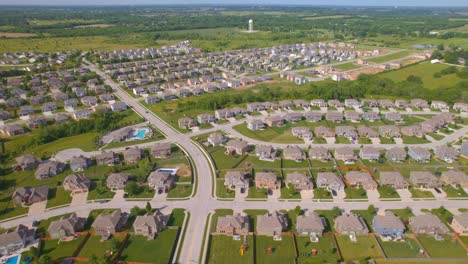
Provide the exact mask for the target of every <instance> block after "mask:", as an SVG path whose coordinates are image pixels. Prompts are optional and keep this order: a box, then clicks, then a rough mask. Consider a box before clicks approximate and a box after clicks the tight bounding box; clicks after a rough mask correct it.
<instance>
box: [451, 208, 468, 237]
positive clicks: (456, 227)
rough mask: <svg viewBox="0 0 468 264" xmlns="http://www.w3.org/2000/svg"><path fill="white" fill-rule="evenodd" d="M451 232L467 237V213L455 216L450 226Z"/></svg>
mask: <svg viewBox="0 0 468 264" xmlns="http://www.w3.org/2000/svg"><path fill="white" fill-rule="evenodd" d="M450 226H451V227H452V229H453V231H455V233H457V234H459V235H461V236H468V213H463V214H459V215H455V216H454V217H453V218H452V223H451V224H450Z"/></svg>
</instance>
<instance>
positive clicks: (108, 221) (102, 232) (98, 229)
mask: <svg viewBox="0 0 468 264" xmlns="http://www.w3.org/2000/svg"><path fill="white" fill-rule="evenodd" d="M127 219H128V215H127V214H126V213H122V211H120V209H117V210H115V211H113V212H112V213H110V214H100V215H98V216H97V217H96V220H94V222H93V224H92V225H91V226H92V227H93V229H94V232H95V233H96V235H98V236H103V237H106V238H108V237H110V236H111V235H113V234H115V233H117V232H119V231H120V230H122V228H123V227H124V226H125V224H126V223H127Z"/></svg>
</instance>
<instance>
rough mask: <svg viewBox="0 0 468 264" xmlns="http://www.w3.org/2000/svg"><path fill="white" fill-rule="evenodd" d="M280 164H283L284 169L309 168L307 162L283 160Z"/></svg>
mask: <svg viewBox="0 0 468 264" xmlns="http://www.w3.org/2000/svg"><path fill="white" fill-rule="evenodd" d="M281 162H282V163H283V166H282V167H283V168H285V169H295V168H309V162H308V161H307V160H303V161H294V160H286V159H283V160H282V161H281Z"/></svg>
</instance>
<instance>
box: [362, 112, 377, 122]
mask: <svg viewBox="0 0 468 264" xmlns="http://www.w3.org/2000/svg"><path fill="white" fill-rule="evenodd" d="M362 119H363V120H365V121H369V122H378V121H380V116H379V114H378V113H377V112H374V111H368V112H364V113H362Z"/></svg>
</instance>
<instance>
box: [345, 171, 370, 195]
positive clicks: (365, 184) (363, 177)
mask: <svg viewBox="0 0 468 264" xmlns="http://www.w3.org/2000/svg"><path fill="white" fill-rule="evenodd" d="M345 178H346V181H348V182H349V184H350V185H351V186H362V188H364V189H365V190H374V189H376V188H377V186H378V185H377V182H375V180H374V178H372V176H371V175H370V174H369V173H368V172H363V171H350V172H348V173H346V176H345Z"/></svg>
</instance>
